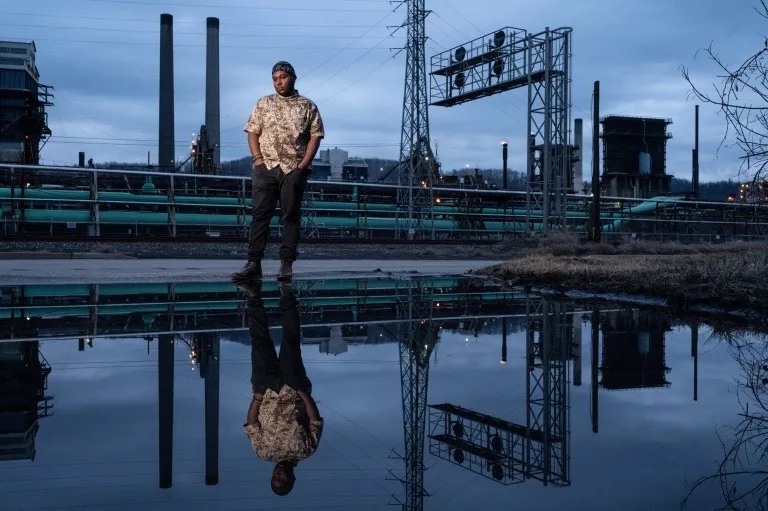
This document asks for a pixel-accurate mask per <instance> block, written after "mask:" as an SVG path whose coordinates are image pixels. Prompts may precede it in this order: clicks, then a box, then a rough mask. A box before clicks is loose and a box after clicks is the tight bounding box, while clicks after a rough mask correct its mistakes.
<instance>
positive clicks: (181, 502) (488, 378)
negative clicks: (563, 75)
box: [0, 277, 768, 511]
mask: <svg viewBox="0 0 768 511" xmlns="http://www.w3.org/2000/svg"><path fill="white" fill-rule="evenodd" d="M0 291H1V292H2V295H1V296H0V461H2V463H0V509H8V510H19V511H21V510H48V509H82V510H92V509H110V510H129V509H131V510H132V509H139V508H140V509H142V510H161V509H162V510H176V509H179V510H181V509H184V510H189V509H205V510H245V509H299V508H312V509H391V505H396V506H400V507H402V508H403V509H408V510H418V509H426V510H440V509H446V510H453V509H456V510H466V509H476V508H478V507H482V509H500V510H501V509H504V510H506V509H528V510H539V509H541V510H548V509H579V510H580V509H584V510H606V511H608V510H610V511H613V510H616V509H622V510H665V509H679V507H680V505H681V502H682V501H683V499H684V498H685V497H686V495H688V493H689V490H690V488H691V486H692V485H693V483H694V482H696V481H697V480H698V479H699V478H701V477H707V476H713V475H717V474H718V465H719V464H720V463H723V461H724V459H725V460H726V461H727V462H733V461H736V460H739V461H742V460H743V458H744V456H743V454H744V452H743V451H745V450H746V451H749V450H750V449H752V446H753V445H757V444H756V443H754V440H745V439H744V437H743V435H744V434H745V433H744V432H745V431H746V430H749V431H754V428H755V427H756V426H755V425H756V424H757V425H758V426H759V425H762V424H766V419H765V417H766V415H767V414H766V413H765V409H764V408H761V403H762V402H761V401H760V397H761V395H762V393H763V392H764V387H765V382H766V380H765V378H766V377H767V376H766V374H765V373H766V372H767V371H768V367H766V366H765V361H766V354H768V350H766V349H765V343H764V340H763V339H762V338H758V336H757V335H753V334H739V335H736V336H731V337H729V338H724V337H723V336H721V335H717V336H715V335H713V332H712V329H711V328H710V327H708V326H705V325H687V324H683V323H680V322H678V321H676V320H675V319H674V318H671V317H667V316H666V315H664V314H662V313H660V312H658V311H647V310H643V309H638V308H634V307H630V306H600V307H599V308H595V307H594V306H591V305H590V306H583V305H580V304H579V303H571V302H568V303H566V302H559V301H557V300H553V299H550V298H546V299H545V298H542V297H539V296H535V295H530V294H524V293H522V292H520V291H519V290H509V289H502V288H501V287H499V286H498V285H496V284H493V283H490V282H486V281H484V280H480V279H476V278H427V279H423V278H422V279H419V278H395V277H392V278H381V279H374V280H354V279H349V280H342V279H326V280H297V281H295V282H294V284H293V285H292V286H288V287H282V288H279V287H278V285H277V284H276V283H274V282H265V283H264V284H263V286H261V287H257V286H252V287H250V288H249V287H247V286H246V287H243V288H236V287H235V286H233V285H232V284H230V283H228V282H222V283H186V282H185V283H174V282H168V283H155V284H105V285H82V286H72V285H61V286H16V287H5V288H0ZM294 298H295V300H294ZM299 328H300V332H301V334H300V336H301V349H300V353H299V352H298V351H297V350H296V349H295V348H297V347H298V344H296V343H295V342H294V343H293V344H291V343H292V340H295V341H296V342H298V335H297V334H298V331H299V330H298V329H299ZM270 341H271V342H270ZM281 344H282V347H281ZM272 346H274V347H275V349H276V351H272ZM281 348H282V352H283V353H282V354H280V355H279V356H280V359H279V360H278V358H277V356H278V353H280V351H281ZM291 350H293V351H291ZM270 353H271V354H270ZM304 371H305V372H306V378H305V377H304V376H303V375H304ZM265 382H268V383H266V384H265ZM269 382H271V383H269ZM283 385H286V388H287V390H286V392H288V391H291V392H293V391H295V392H293V393H292V394H290V396H293V397H291V398H290V399H289V398H287V397H285V396H288V395H289V394H284V393H283V392H281V391H280V389H281V388H282V386H283ZM257 387H258V389H257ZM268 389H274V391H271V390H268ZM254 391H258V395H259V396H261V399H264V400H265V401H264V402H266V400H267V395H272V397H273V398H274V396H276V395H277V393H278V392H279V391H280V396H281V399H282V398H284V397H285V402H288V401H290V402H291V403H293V405H294V406H296V407H297V408H298V411H296V412H295V413H293V415H291V414H287V415H288V416H290V417H294V418H296V420H297V421H298V422H297V424H298V425H299V426H298V427H296V428H293V429H291V428H289V430H290V431H294V432H296V431H299V430H300V431H304V432H307V431H309V425H310V423H311V424H314V426H313V427H315V428H316V427H317V425H318V424H319V425H320V426H319V434H317V435H316V437H314V438H316V439H317V440H318V441H317V442H316V444H315V445H314V447H313V448H312V449H309V450H310V451H312V452H307V453H305V454H307V455H306V456H301V457H300V458H301V459H294V458H295V456H294V458H291V459H292V460H294V461H292V462H291V465H292V466H293V465H295V467H293V468H291V469H290V470H291V471H292V472H293V478H295V482H293V483H292V485H288V486H291V487H290V488H288V489H289V490H290V492H289V493H288V494H287V495H285V496H281V495H278V494H277V493H278V492H276V490H274V489H273V486H275V483H274V478H273V470H274V469H275V465H276V462H275V461H269V460H267V459H261V458H260V457H259V456H257V453H256V450H257V446H262V447H261V448H263V449H267V447H263V446H268V447H269V449H271V451H270V452H273V453H274V452H281V451H280V447H279V445H283V444H285V443H288V444H290V443H291V442H293V441H294V440H295V439H293V438H290V439H286V438H278V439H276V438H274V431H273V433H269V431H271V430H270V429H269V427H268V426H267V420H268V418H267V416H268V413H269V412H268V411H267V406H265V405H261V407H260V408H259V406H258V405H257V406H256V407H255V408H254V405H253V403H254ZM270 392H272V394H270ZM273 394H274V395H273ZM297 396H300V398H297ZM307 397H309V399H310V401H311V402H314V403H316V414H317V417H313V413H314V412H313V407H312V405H310V404H308V403H309V402H310V401H307ZM294 398H295V399H294ZM282 402H283V401H281V403H282ZM747 406H749V410H750V411H751V412H750V414H751V415H748V416H747V417H746V419H745V417H744V416H743V414H744V410H745V408H746V407H747ZM257 410H261V415H258V413H256V414H255V415H254V413H255V411H257ZM314 419H317V420H314ZM745 420H746V421H747V423H746V424H745V422H744V421H745ZM259 421H261V422H259ZM259 423H260V424H261V426H260V427H259V431H260V436H258V439H257V440H256V441H255V442H256V443H254V444H252V443H251V441H249V436H248V435H246V432H245V429H246V428H244V425H246V424H259ZM745 428H746V429H745ZM749 428H752V429H749ZM277 431H280V430H277ZM284 431H285V430H284ZM269 435H272V437H269ZM278 435H289V434H288V433H278ZM290 435H294V433H290ZM268 437H269V438H268ZM763 438H765V437H763ZM259 442H261V443H259ZM750 442H753V443H750ZM294 443H295V442H294ZM276 444H279V445H278V447H274V446H275V445H276ZM301 445H305V444H301ZM724 447H725V449H726V451H724ZM732 447H735V448H736V450H731V451H730V452H729V451H727V449H731V448H732ZM315 448H316V450H314V449H315ZM269 449H267V450H269ZM763 449H764V448H763ZM746 453H747V454H750V453H749V452H746ZM276 456H278V457H280V454H276ZM267 458H268V457H267ZM758 461H759V460H758ZM758 461H756V460H754V459H752V463H753V465H754V463H758ZM758 468H759V467H758ZM762 468H763V469H765V467H764V466H763V467H762ZM747 472H748V471H747ZM279 477H284V478H285V481H288V480H291V481H293V479H292V478H290V477H289V475H285V474H284V473H283V474H282V475H280V476H279ZM723 477H724V479H721V478H715V479H714V480H713V484H705V485H702V486H701V487H699V488H697V489H696V491H694V493H693V495H692V497H691V501H689V502H688V509H702V510H704V509H715V508H717V507H720V506H722V505H723V504H724V503H725V500H724V499H725V497H724V495H723V493H722V492H721V484H720V481H724V482H725V483H724V484H725V485H726V487H729V486H730V483H732V482H734V481H736V480H734V479H732V478H731V477H730V476H725V475H723ZM738 483H739V485H738V487H739V491H742V492H743V491H745V490H748V489H750V488H752V487H753V486H755V485H756V484H762V480H761V479H760V478H759V477H754V476H752V474H751V473H747V474H746V475H744V476H742V478H741V479H739V480H738ZM286 484H287V483H285V484H283V486H280V485H279V484H278V487H280V488H283V491H284V490H285V485H286ZM748 485H751V486H748ZM758 489H759V487H758ZM762 493H763V494H764V493H765V488H763V489H762ZM755 495H756V496H757V497H755ZM755 495H752V497H753V499H752V501H749V500H747V501H746V502H740V504H743V506H742V507H741V508H744V509H758V507H756V506H757V505H759V503H758V502H757V501H756V499H757V498H759V497H760V491H758V493H757V494H755ZM731 498H733V496H731ZM750 506H755V507H750ZM741 508H740V509H741Z"/></svg>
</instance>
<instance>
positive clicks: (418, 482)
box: [395, 279, 439, 511]
mask: <svg viewBox="0 0 768 511" xmlns="http://www.w3.org/2000/svg"><path fill="white" fill-rule="evenodd" d="M403 284H404V285H405V286H407V289H406V290H404V291H406V293H407V296H408V300H407V301H405V300H403V301H400V302H399V303H398V320H399V321H398V327H397V333H396V334H395V335H396V337H397V340H398V343H399V346H400V378H401V389H402V405H403V435H404V440H405V451H404V455H403V460H404V461H405V477H404V478H398V480H399V481H401V482H402V483H403V486H404V490H405V498H404V500H399V499H398V503H399V504H400V505H402V507H403V510H405V511H421V510H423V509H424V497H428V496H429V494H428V493H427V492H426V491H425V490H424V470H425V467H424V433H425V429H426V417H427V390H428V381H429V359H430V356H431V355H432V351H433V350H434V349H435V346H436V345H437V342H438V340H439V325H438V323H436V322H433V321H432V310H433V308H432V304H433V293H434V290H433V288H432V287H431V286H432V284H431V283H424V284H422V282H421V281H419V280H415V279H413V280H412V279H404V280H403Z"/></svg>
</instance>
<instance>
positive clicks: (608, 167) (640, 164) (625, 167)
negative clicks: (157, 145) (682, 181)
mask: <svg viewBox="0 0 768 511" xmlns="http://www.w3.org/2000/svg"><path fill="white" fill-rule="evenodd" d="M671 123H672V121H671V120H670V119H659V118H654V117H628V116H618V115H611V116H607V117H604V118H602V119H601V120H600V124H601V125H602V134H601V136H600V138H602V139H603V177H602V188H603V194H604V195H607V196H611V197H634V198H651V197H655V196H658V195H664V194H667V193H669V192H670V189H671V183H672V176H671V175H668V174H667V169H666V165H667V162H666V154H667V140H669V139H670V138H672V135H671V134H670V133H668V132H667V126H668V125H669V124H671Z"/></svg>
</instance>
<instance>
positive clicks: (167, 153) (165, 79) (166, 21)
mask: <svg viewBox="0 0 768 511" xmlns="http://www.w3.org/2000/svg"><path fill="white" fill-rule="evenodd" d="M159 127H160V129H159V134H158V143H159V147H158V162H157V165H158V167H159V168H160V171H161V172H173V169H174V168H175V162H174V159H175V156H174V148H175V145H176V144H175V142H176V141H175V140H174V138H173V137H174V113H173V16H171V15H170V14H161V15H160V123H159Z"/></svg>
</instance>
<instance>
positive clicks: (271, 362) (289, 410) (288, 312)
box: [241, 282, 323, 495]
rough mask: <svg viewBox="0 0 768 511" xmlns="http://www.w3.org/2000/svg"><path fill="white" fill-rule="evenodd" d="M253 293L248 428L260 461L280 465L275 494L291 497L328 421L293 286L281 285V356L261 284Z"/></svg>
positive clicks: (251, 285) (251, 286)
mask: <svg viewBox="0 0 768 511" xmlns="http://www.w3.org/2000/svg"><path fill="white" fill-rule="evenodd" d="M241 287H242V288H243V289H245V290H246V291H247V292H248V293H249V295H250V296H249V298H248V301H247V311H248V327H249V330H250V334H251V385H252V387H253V399H252V400H251V404H250V406H249V407H248V415H247V418H246V423H245V425H244V426H243V428H244V430H245V433H246V435H247V436H248V439H249V440H250V442H251V446H252V447H253V450H254V452H256V455H257V456H258V457H259V458H261V459H263V460H265V461H272V462H275V463H276V464H275V468H274V470H273V471H272V491H274V492H275V494H277V495H287V494H288V493H290V492H291V490H292V489H293V485H294V483H295V482H296V477H295V475H294V469H295V468H296V465H297V464H298V463H299V461H301V460H303V459H306V458H308V457H309V456H312V455H313V454H314V453H315V450H316V449H317V446H318V444H319V443H320V437H321V435H322V432H323V419H322V417H320V413H319V412H318V410H317V405H316V404H315V400H314V399H313V398H312V383H311V382H310V380H309V378H307V373H306V370H305V369H304V362H303V361H302V359H301V324H300V321H299V312H298V310H297V305H298V301H297V299H296V296H295V294H294V293H293V289H292V286H291V284H289V283H281V284H280V312H281V315H282V330H283V332H282V334H283V335H282V342H281V343H280V356H279V357H278V355H277V353H276V351H275V346H274V344H273V343H272V339H271V337H270V335H269V326H268V324H267V312H266V310H265V309H264V301H263V300H262V293H261V283H259V282H256V283H249V284H242V285H241Z"/></svg>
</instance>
